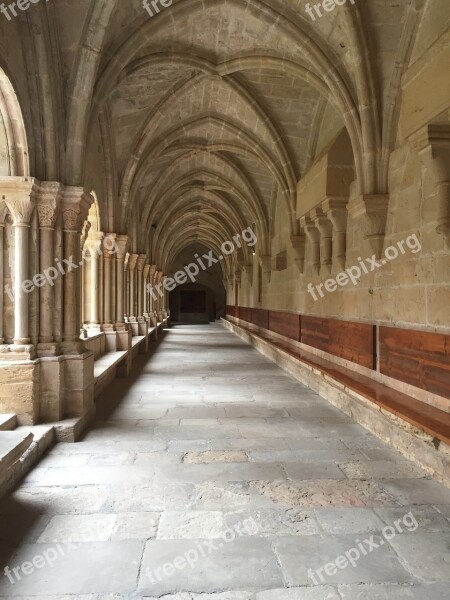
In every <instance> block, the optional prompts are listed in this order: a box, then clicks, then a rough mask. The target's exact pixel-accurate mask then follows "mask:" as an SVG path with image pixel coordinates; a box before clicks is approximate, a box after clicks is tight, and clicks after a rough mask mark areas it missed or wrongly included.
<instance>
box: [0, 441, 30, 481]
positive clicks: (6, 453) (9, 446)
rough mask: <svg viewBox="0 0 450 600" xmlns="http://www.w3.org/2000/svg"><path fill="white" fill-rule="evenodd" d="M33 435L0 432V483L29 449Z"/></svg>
mask: <svg viewBox="0 0 450 600" xmlns="http://www.w3.org/2000/svg"><path fill="white" fill-rule="evenodd" d="M32 441H33V434H32V433H30V432H25V431H19V432H18V431H0V483H1V482H2V481H5V480H6V478H7V477H8V476H9V470H10V469H11V468H12V467H13V466H14V464H15V463H16V462H17V461H18V460H19V459H20V457H21V456H23V454H24V453H25V452H26V450H27V449H28V448H29V447H30V445H31V443H32Z"/></svg>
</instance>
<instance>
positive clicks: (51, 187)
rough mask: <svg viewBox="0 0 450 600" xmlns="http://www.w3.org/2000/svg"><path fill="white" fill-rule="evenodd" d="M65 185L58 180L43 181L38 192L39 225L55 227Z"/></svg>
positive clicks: (43, 227)
mask: <svg viewBox="0 0 450 600" xmlns="http://www.w3.org/2000/svg"><path fill="white" fill-rule="evenodd" d="M63 190H64V187H63V186H62V185H61V184H60V183H58V182H56V181H43V182H42V183H41V184H40V186H39V188H38V190H37V193H36V209H37V213H38V218H39V227H41V228H42V229H54V227H55V223H56V218H57V216H58V210H59V207H60V202H61V195H62V193H63Z"/></svg>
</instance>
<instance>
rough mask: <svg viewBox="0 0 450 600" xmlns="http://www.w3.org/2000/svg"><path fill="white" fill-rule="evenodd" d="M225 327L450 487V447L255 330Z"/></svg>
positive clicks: (235, 326)
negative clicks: (265, 338)
mask: <svg viewBox="0 0 450 600" xmlns="http://www.w3.org/2000/svg"><path fill="white" fill-rule="evenodd" d="M222 321H223V324H224V325H225V327H227V328H228V329H229V330H230V331H232V332H234V333H235V334H236V335H238V336H239V337H240V338H241V339H243V340H244V341H246V342H247V343H249V344H251V345H252V346H254V347H255V348H256V349H257V350H258V351H259V352H261V354H264V355H265V356H266V357H267V358H269V359H270V360H272V361H273V362H275V363H276V364H277V365H278V366H279V367H281V368H282V369H283V370H285V371H287V372H288V373H289V374H290V375H292V376H293V377H294V378H295V379H297V380H298V381H300V382H301V383H303V384H304V385H306V386H308V387H309V388H311V389H312V390H314V391H315V392H317V393H318V394H319V395H320V396H322V398H324V399H325V400H327V401H328V402H330V404H332V405H333V406H336V408H339V409H340V410H341V411H342V412H344V413H345V414H346V415H348V416H349V417H351V418H352V419H354V420H355V421H356V422H357V423H359V424H360V425H362V426H363V427H365V428H366V429H367V430H369V431H370V432H371V433H373V434H374V435H375V436H377V437H378V438H379V439H381V440H382V441H383V442H385V443H386V444H388V445H389V446H391V447H392V448H395V449H396V450H398V451H399V452H400V453H401V454H403V455H404V456H405V457H406V458H407V459H409V460H412V461H413V462H415V463H416V464H418V465H419V466H420V467H421V468H423V469H424V470H425V471H426V472H428V473H429V474H430V475H431V476H432V477H434V478H435V479H437V480H438V481H440V482H442V483H444V484H445V485H447V486H448V487H450V446H449V445H447V444H445V443H444V442H442V441H440V442H439V441H438V440H436V438H435V437H434V436H433V435H430V434H427V433H426V432H424V431H423V430H421V429H419V428H418V427H415V426H413V425H411V424H409V423H407V422H406V421H404V420H403V419H401V418H399V417H397V416H396V415H394V414H392V413H391V412H389V411H387V410H385V409H383V408H382V407H380V406H378V405H376V404H375V403H373V402H371V401H370V400H368V399H367V398H364V397H363V396H361V395H359V394H358V393H356V392H355V391H353V390H350V389H348V388H347V387H345V386H344V385H341V384H340V383H339V382H337V381H336V380H334V379H333V378H332V377H330V376H329V375H326V374H325V375H324V374H323V373H322V372H321V371H320V369H319V368H314V367H313V366H311V365H308V364H305V363H302V362H301V361H300V360H298V359H296V358H295V357H293V356H291V355H289V354H288V353H287V352H284V351H283V350H281V349H279V348H277V347H275V346H273V345H272V344H271V343H270V342H268V341H267V340H264V339H263V338H262V337H260V336H258V335H257V334H253V333H252V332H251V331H248V330H245V329H244V328H242V327H240V326H239V325H236V324H235V323H231V322H230V321H226V320H225V319H223V320H222Z"/></svg>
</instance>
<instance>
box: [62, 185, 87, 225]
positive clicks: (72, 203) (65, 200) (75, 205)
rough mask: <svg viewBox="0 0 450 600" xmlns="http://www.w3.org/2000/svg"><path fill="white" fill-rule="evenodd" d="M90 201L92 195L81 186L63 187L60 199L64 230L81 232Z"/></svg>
mask: <svg viewBox="0 0 450 600" xmlns="http://www.w3.org/2000/svg"><path fill="white" fill-rule="evenodd" d="M92 202H93V199H92V196H90V195H89V194H86V192H85V191H84V189H83V188H80V187H66V188H64V191H63V193H62V201H61V211H62V216H63V224H64V231H66V232H77V233H81V230H82V228H83V224H84V222H85V221H86V219H87V216H88V212H89V208H90V206H91V204H92Z"/></svg>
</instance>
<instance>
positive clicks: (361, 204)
mask: <svg viewBox="0 0 450 600" xmlns="http://www.w3.org/2000/svg"><path fill="white" fill-rule="evenodd" d="M388 208H389V196H387V195H384V194H379V195H373V196H370V195H364V196H359V197H358V198H356V199H355V200H353V201H352V202H351V203H350V204H349V205H348V212H349V215H350V217H351V218H352V219H354V220H355V221H358V222H359V224H360V226H361V229H362V232H363V237H364V239H365V240H368V242H369V244H370V246H371V248H372V250H373V252H374V253H375V254H376V256H377V257H378V258H379V257H380V256H381V252H382V250H383V242H384V236H385V233H386V220H387V214H388Z"/></svg>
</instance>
